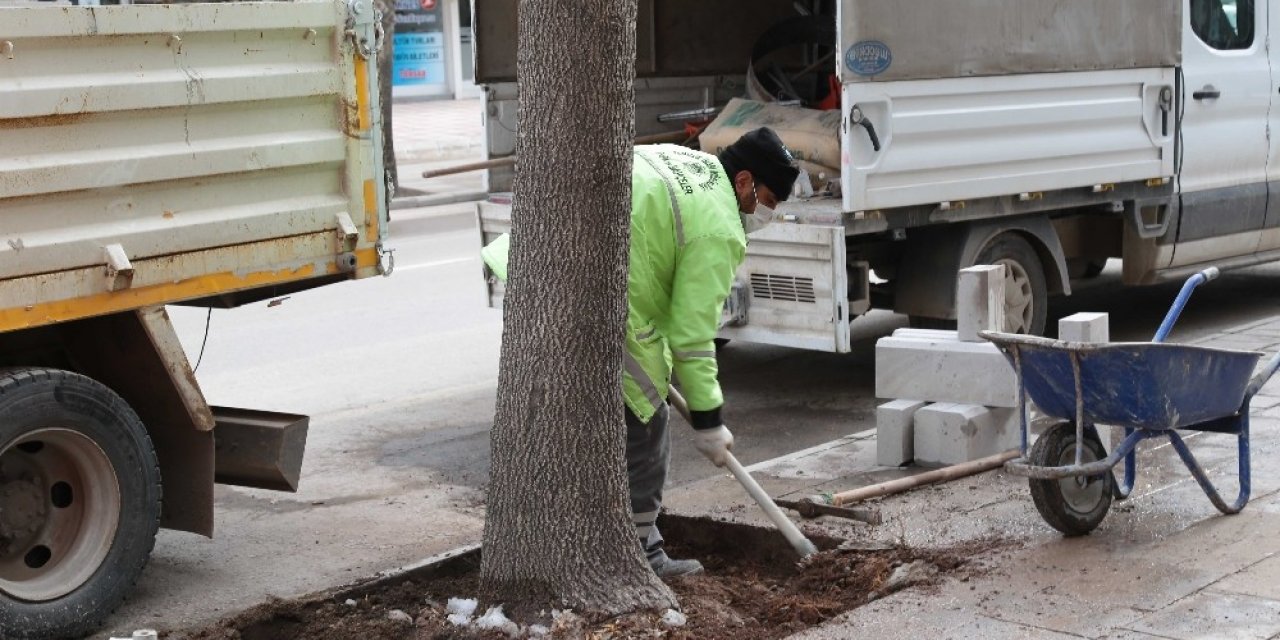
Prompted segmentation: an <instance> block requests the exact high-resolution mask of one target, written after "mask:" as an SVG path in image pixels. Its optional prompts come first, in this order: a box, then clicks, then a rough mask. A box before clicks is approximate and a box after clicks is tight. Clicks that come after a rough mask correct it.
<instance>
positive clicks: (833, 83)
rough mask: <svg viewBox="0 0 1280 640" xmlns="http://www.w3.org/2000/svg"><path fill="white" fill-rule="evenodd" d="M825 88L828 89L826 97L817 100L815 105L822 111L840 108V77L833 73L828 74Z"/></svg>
mask: <svg viewBox="0 0 1280 640" xmlns="http://www.w3.org/2000/svg"><path fill="white" fill-rule="evenodd" d="M827 89H828V93H827V97H825V98H823V99H821V100H819V101H818V104H817V105H816V106H817V107H818V108H819V109H821V110H823V111H830V110H832V109H839V108H840V77H839V76H837V75H836V74H834V73H833V74H831V75H830V76H828V77H827Z"/></svg>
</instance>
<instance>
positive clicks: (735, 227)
mask: <svg viewBox="0 0 1280 640" xmlns="http://www.w3.org/2000/svg"><path fill="white" fill-rule="evenodd" d="M633 160H634V166H633V168H632V173H631V251H630V272H629V276H628V280H627V302H628V313H627V354H626V358H625V360H624V367H623V369H624V370H623V378H622V391H623V398H624V400H625V401H626V404H627V407H628V408H629V409H631V412H632V413H634V414H635V415H636V416H637V417H639V418H640V419H641V420H644V421H646V422H647V421H648V420H649V419H650V418H651V417H653V414H654V413H655V412H656V411H657V409H658V408H659V407H660V406H661V405H662V404H663V403H664V402H666V399H667V393H668V388H669V385H670V381H671V374H672V371H673V369H674V372H675V375H676V376H677V377H678V378H679V380H680V384H681V388H682V389H683V390H684V395H685V399H686V400H687V401H688V403H689V409H690V410H691V411H693V412H694V414H695V415H694V422H695V423H696V424H695V425H694V426H695V427H699V428H710V427H715V426H719V425H720V416H719V410H720V407H721V405H723V404H724V395H723V394H722V393H721V391H720V383H719V380H718V379H717V376H718V368H717V366H716V351H715V342H714V340H715V336H716V333H717V332H718V331H719V329H720V314H721V309H722V308H723V306H724V301H725V298H727V297H728V296H729V291H730V289H731V288H732V286H733V277H734V273H735V272H736V271H737V270H738V267H739V266H740V265H741V264H742V260H743V257H744V256H745V255H746V249H747V237H746V234H745V232H744V231H743V228H742V221H741V219H740V218H739V216H738V201H737V197H736V196H735V195H734V191H733V185H732V183H731V182H730V181H729V179H728V177H727V176H725V173H724V169H723V168H722V167H721V166H720V161H719V160H718V159H717V158H716V157H715V156H713V155H710V154H706V153H701V152H698V151H693V150H692V149H687V148H685V147H681V146H676V145H654V146H644V147H637V148H636V149H635V156H634V158H633ZM509 246H510V238H509V237H508V236H506V235H503V236H501V237H499V238H498V239H496V240H494V241H493V242H492V243H490V244H489V245H488V246H486V247H485V248H484V249H483V250H482V251H481V256H482V257H483V258H484V261H485V264H486V265H488V267H489V269H490V270H491V271H492V272H493V273H494V274H495V275H496V276H498V277H499V278H502V279H504V280H505V279H506V277H507V253H508V249H509Z"/></svg>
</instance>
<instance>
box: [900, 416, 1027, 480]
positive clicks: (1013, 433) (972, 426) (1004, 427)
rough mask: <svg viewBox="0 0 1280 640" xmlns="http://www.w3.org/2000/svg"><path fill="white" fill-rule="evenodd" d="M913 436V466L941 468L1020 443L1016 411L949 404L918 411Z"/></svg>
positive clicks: (983, 456)
mask: <svg viewBox="0 0 1280 640" xmlns="http://www.w3.org/2000/svg"><path fill="white" fill-rule="evenodd" d="M915 436H916V437H915V444H916V452H915V453H916V462H917V463H920V464H940V465H951V464H960V463H961V462H968V461H970V460H977V459H978V458H985V457H987V456H990V455H995V454H997V453H1000V452H1001V451H1007V450H1009V449H1013V448H1016V447H1017V446H1018V444H1019V442H1020V439H1021V436H1020V435H1019V433H1018V411H1017V409H1010V408H999V407H984V406H980V405H972V404H958V403H950V402H941V403H937V404H931V405H929V406H927V407H924V408H923V409H920V410H919V411H917V412H916V420H915ZM921 445H924V449H923V450H922V449H921Z"/></svg>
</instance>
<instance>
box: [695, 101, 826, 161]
mask: <svg viewBox="0 0 1280 640" xmlns="http://www.w3.org/2000/svg"><path fill="white" fill-rule="evenodd" d="M760 127H769V128H770V129H773V130H774V132H776V133H777V134H778V137H779V138H782V142H783V144H785V145H787V148H788V149H790V150H791V154H792V155H793V156H795V157H796V159H797V160H804V161H807V162H810V163H813V164H816V165H821V166H822V167H825V168H826V171H827V175H828V176H838V175H840V112H839V111H837V110H832V111H817V110H814V109H804V108H801V107H784V106H782V105H778V104H770V103H765V102H756V101H754V100H743V99H740V98H734V99H732V100H730V101H729V104H728V105H726V106H725V108H724V110H723V111H721V112H720V115H719V116H717V117H716V119H715V121H714V122H712V123H711V124H710V126H708V127H707V128H706V130H705V131H703V132H702V135H701V136H699V138H698V139H699V141H700V142H701V144H702V150H703V151H706V152H708V153H715V154H719V153H720V152H721V151H723V150H724V148H725V147H727V146H729V145H731V144H733V143H734V142H735V141H737V139H738V138H739V137H741V136H742V134H744V133H747V132H748V131H752V130H754V129H759V128H760ZM808 171H809V172H810V173H811V174H812V173H814V170H813V169H812V168H809V169H808Z"/></svg>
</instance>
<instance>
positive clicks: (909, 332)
mask: <svg viewBox="0 0 1280 640" xmlns="http://www.w3.org/2000/svg"><path fill="white" fill-rule="evenodd" d="M893 337H895V338H902V339H903V340H933V341H943V342H957V341H959V340H960V335H959V334H957V333H956V332H955V331H948V330H946V329H898V330H896V331H894V332H893Z"/></svg>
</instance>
